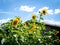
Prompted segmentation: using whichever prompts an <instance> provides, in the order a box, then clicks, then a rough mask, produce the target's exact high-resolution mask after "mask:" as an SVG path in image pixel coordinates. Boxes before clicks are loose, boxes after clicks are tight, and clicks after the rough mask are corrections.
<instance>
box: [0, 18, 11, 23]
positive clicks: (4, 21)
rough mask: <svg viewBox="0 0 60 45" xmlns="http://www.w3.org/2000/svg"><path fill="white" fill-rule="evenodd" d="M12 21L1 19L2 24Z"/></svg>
mask: <svg viewBox="0 0 60 45" xmlns="http://www.w3.org/2000/svg"><path fill="white" fill-rule="evenodd" d="M10 19H11V18H7V19H1V20H0V24H2V23H6V22H8V21H9V20H10Z"/></svg>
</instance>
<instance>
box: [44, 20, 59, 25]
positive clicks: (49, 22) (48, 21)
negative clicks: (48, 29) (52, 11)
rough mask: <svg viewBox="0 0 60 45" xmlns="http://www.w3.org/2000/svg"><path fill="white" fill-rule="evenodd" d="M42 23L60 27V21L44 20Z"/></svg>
mask: <svg viewBox="0 0 60 45" xmlns="http://www.w3.org/2000/svg"><path fill="white" fill-rule="evenodd" d="M44 21H45V23H46V24H50V25H55V26H60V21H55V20H44Z"/></svg>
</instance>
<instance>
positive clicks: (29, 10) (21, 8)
mask: <svg viewBox="0 0 60 45" xmlns="http://www.w3.org/2000/svg"><path fill="white" fill-rule="evenodd" d="M34 9H35V7H29V6H20V10H22V11H26V12H33V10H34Z"/></svg>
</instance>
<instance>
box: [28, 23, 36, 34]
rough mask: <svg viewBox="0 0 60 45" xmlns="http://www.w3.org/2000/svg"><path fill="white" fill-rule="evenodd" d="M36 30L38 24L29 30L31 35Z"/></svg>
mask: <svg viewBox="0 0 60 45" xmlns="http://www.w3.org/2000/svg"><path fill="white" fill-rule="evenodd" d="M35 29H36V24H35V23H34V24H33V26H32V28H31V29H30V30H29V33H32V32H33V31H34V30H35Z"/></svg>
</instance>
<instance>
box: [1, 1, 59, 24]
mask: <svg viewBox="0 0 60 45" xmlns="http://www.w3.org/2000/svg"><path fill="white" fill-rule="evenodd" d="M42 8H47V9H48V10H49V12H48V14H47V15H46V16H44V19H45V21H46V22H47V21H48V23H51V24H57V25H60V0H0V23H3V22H6V21H8V20H9V19H11V18H14V17H15V16H20V17H21V19H22V20H23V21H26V20H29V19H31V14H32V13H36V14H37V12H38V11H39V10H40V9H42Z"/></svg>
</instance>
